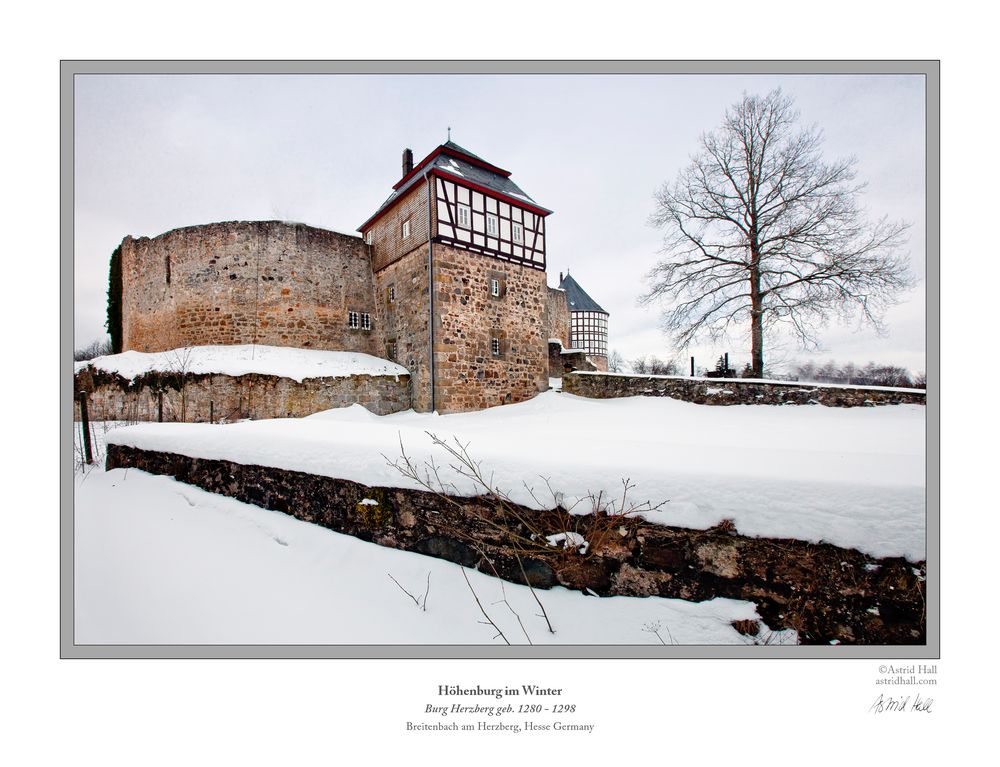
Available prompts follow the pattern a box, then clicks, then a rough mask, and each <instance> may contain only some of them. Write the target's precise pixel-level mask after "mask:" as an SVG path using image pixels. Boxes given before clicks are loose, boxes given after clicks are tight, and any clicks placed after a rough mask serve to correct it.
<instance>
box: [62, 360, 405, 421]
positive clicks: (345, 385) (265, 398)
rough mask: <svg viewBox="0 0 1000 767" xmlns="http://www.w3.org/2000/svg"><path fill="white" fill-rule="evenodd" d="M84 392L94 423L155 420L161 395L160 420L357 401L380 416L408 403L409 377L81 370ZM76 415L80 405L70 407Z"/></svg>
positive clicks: (306, 410)
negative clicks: (129, 377) (130, 374)
mask: <svg viewBox="0 0 1000 767" xmlns="http://www.w3.org/2000/svg"><path fill="white" fill-rule="evenodd" d="M74 383H75V389H76V391H77V392H81V391H85V392H87V394H88V397H87V410H88V415H89V417H90V419H91V420H94V421H156V420H158V418H159V407H160V397H161V395H162V403H163V420H164V421H185V422H188V423H194V422H199V423H207V422H208V421H209V420H210V419H212V420H214V421H216V422H221V421H236V420H239V419H242V418H252V419H257V418H301V417H303V416H307V415H311V414H312V413H317V412H319V411H321V410H329V409H330V408H335V407H347V406H348V405H353V404H354V403H358V404H361V405H364V406H365V407H366V408H368V410H370V411H371V412H373V413H377V414H378V415H388V414H389V413H396V412H399V411H401V410H406V409H407V408H409V407H410V381H409V376H406V375H401V376H399V377H398V379H397V377H396V376H367V375H359V376H347V377H341V378H307V379H305V380H303V381H301V382H299V381H295V380H294V379H291V378H283V377H279V376H268V375H258V374H250V375H242V376H228V375H219V374H215V375H193V374H187V375H185V376H183V377H180V376H178V375H177V374H156V373H151V374H147V375H145V376H141V377H140V378H138V379H137V380H135V381H133V382H129V381H126V380H125V379H124V378H121V377H119V376H116V375H112V374H108V373H104V372H101V371H95V370H94V369H93V368H89V367H88V368H84V369H83V370H82V371H80V372H79V373H78V374H77V375H76V378H75V382H74ZM74 416H75V417H76V418H79V408H78V407H74Z"/></svg>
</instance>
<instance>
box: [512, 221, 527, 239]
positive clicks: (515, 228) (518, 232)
mask: <svg viewBox="0 0 1000 767" xmlns="http://www.w3.org/2000/svg"><path fill="white" fill-rule="evenodd" d="M511 229H512V231H513V233H514V242H522V241H523V240H524V234H523V232H522V230H521V225H520V224H513V225H512V226H511Z"/></svg>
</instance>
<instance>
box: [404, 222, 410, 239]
mask: <svg viewBox="0 0 1000 767" xmlns="http://www.w3.org/2000/svg"><path fill="white" fill-rule="evenodd" d="M409 236H410V219H406V221H404V222H403V239H404V240H405V239H406V238H407V237H409Z"/></svg>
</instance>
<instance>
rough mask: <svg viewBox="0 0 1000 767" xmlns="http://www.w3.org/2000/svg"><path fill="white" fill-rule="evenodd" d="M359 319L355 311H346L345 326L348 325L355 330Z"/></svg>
mask: <svg viewBox="0 0 1000 767" xmlns="http://www.w3.org/2000/svg"><path fill="white" fill-rule="evenodd" d="M359 320H360V318H359V316H358V313H357V312H348V313H347V327H349V328H350V329H351V330H357V329H358V327H359V325H360V321H359Z"/></svg>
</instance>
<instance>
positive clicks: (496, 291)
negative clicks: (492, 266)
mask: <svg viewBox="0 0 1000 767" xmlns="http://www.w3.org/2000/svg"><path fill="white" fill-rule="evenodd" d="M490 295H491V296H493V297H494V298H496V297H498V296H499V295H500V280H498V279H495V278H494V279H491V280H490Z"/></svg>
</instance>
